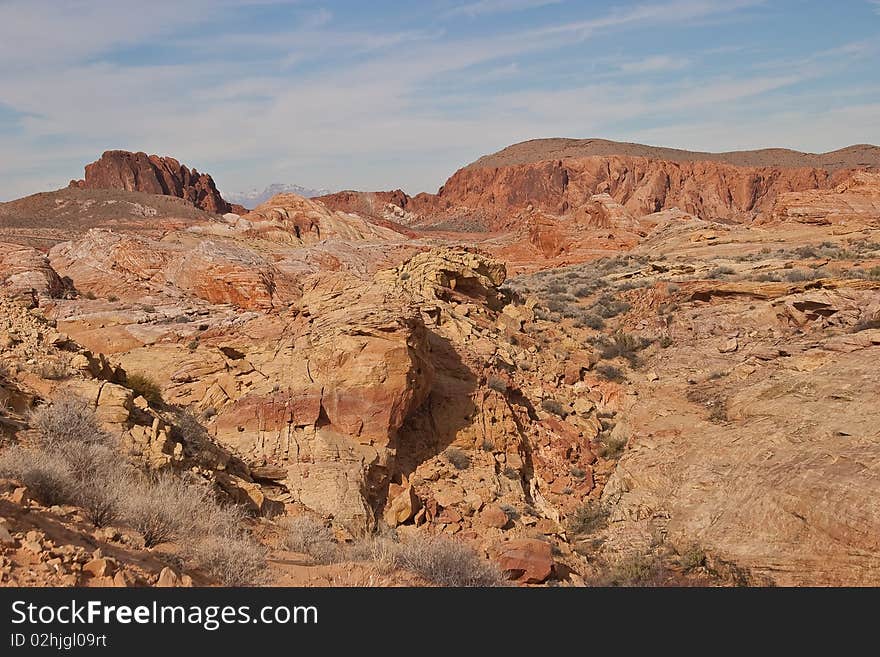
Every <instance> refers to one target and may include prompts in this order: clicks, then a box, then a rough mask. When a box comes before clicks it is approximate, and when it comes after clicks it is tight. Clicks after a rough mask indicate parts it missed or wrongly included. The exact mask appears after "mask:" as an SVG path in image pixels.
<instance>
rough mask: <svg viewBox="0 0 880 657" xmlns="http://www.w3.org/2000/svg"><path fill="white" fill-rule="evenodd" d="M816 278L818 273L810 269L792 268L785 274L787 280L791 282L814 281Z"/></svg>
mask: <svg viewBox="0 0 880 657" xmlns="http://www.w3.org/2000/svg"><path fill="white" fill-rule="evenodd" d="M814 278H816V273H815V272H814V271H812V270H810V269H792V270H791V271H789V272H787V273H786V274H785V280H787V281H788V282H789V283H798V282H800V281H812V280H813V279H814Z"/></svg>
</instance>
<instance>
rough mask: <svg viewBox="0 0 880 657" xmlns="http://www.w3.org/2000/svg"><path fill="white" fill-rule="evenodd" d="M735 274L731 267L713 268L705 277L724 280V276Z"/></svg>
mask: <svg viewBox="0 0 880 657" xmlns="http://www.w3.org/2000/svg"><path fill="white" fill-rule="evenodd" d="M735 273H736V270H734V269H733V268H732V267H727V266H722V267H715V268H714V269H712V270H711V271H710V272H709V273H708V274H707V275H706V276H707V277H708V278H724V277H725V276H730V275H731V274H735Z"/></svg>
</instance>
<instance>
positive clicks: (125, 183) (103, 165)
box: [70, 151, 246, 214]
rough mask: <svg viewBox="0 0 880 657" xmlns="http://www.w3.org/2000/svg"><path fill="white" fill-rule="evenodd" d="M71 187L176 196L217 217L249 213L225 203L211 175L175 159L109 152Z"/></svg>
mask: <svg viewBox="0 0 880 657" xmlns="http://www.w3.org/2000/svg"><path fill="white" fill-rule="evenodd" d="M70 186H71V187H80V188H84V189H122V190H126V191H130V192H132V191H136V192H146V193H148V194H161V195H164V196H177V197H178V198H182V199H185V200H187V201H190V202H191V203H192V204H193V205H195V206H196V207H198V208H201V209H203V210H206V211H207V212H214V213H217V214H223V213H226V212H235V213H237V214H244V213H245V212H246V210H245V208H243V207H241V206H238V205H231V204H229V203H227V202H226V201H225V200H223V197H222V196H220V192H218V191H217V187H216V186H215V185H214V180H213V178H211V176H209V175H208V174H205V173H199V172H198V171H197V170H196V169H189V168H187V167H186V166H185V165H182V164H181V163H180V162H178V161H177V160H175V159H174V158H172V157H160V156H158V155H147V154H146V153H130V152H128V151H106V152H105V153H104V154H103V155H102V156H101V159H100V160H97V161H96V162H92V163H91V164H88V165H86V175H85V180H73V181H71V183H70Z"/></svg>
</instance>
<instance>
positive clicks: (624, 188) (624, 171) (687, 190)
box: [407, 156, 852, 230]
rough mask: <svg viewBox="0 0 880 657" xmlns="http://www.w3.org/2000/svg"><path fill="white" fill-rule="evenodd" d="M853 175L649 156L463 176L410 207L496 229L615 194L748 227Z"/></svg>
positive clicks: (640, 206)
mask: <svg viewBox="0 0 880 657" xmlns="http://www.w3.org/2000/svg"><path fill="white" fill-rule="evenodd" d="M851 174H852V171H851V170H846V169H841V170H838V171H834V172H829V171H827V170H825V169H816V168H778V167H760V168H758V167H738V166H733V165H730V164H723V163H717V162H672V161H666V160H651V159H647V158H644V157H623V156H607V157H600V156H595V157H584V158H571V159H564V160H553V161H542V162H533V163H528V164H520V165H511V166H504V167H498V168H488V167H469V168H465V169H461V170H459V171H458V172H456V173H455V174H454V175H453V176H452V177H451V178H450V179H449V180H448V181H447V182H446V184H445V185H444V186H443V187H442V188H441V189H440V191H439V192H438V193H437V194H436V195H428V194H420V195H419V196H417V197H414V198H412V199H410V200H409V201H408V204H407V209H408V210H409V211H411V212H415V213H418V214H420V215H422V217H423V221H424V222H425V223H434V222H437V221H444V220H445V218H446V217H447V216H466V215H467V214H468V212H465V211H463V210H470V215H471V216H472V217H473V216H478V217H480V218H481V219H482V220H483V221H484V222H485V223H486V224H487V227H488V228H490V229H492V230H504V229H508V228H511V227H512V226H511V220H512V217H513V216H514V215H516V214H517V213H518V212H519V211H520V210H522V209H524V208H526V207H527V206H529V205H531V206H533V208H534V209H536V210H540V211H542V212H547V213H550V214H556V215H565V214H572V213H579V212H583V211H586V212H587V213H589V209H586V210H585V209H584V206H587V205H589V204H590V203H591V200H592V197H593V196H594V195H597V194H608V195H609V196H610V197H611V199H613V200H614V201H616V202H617V203H619V204H621V205H622V206H623V208H624V209H625V210H626V211H627V212H629V213H630V214H631V215H633V216H634V217H641V216H644V215H647V214H651V213H653V212H658V211H660V210H665V209H669V208H673V207H677V208H680V209H681V210H684V211H685V212H688V213H691V214H694V215H696V216H698V217H702V218H711V219H721V220H726V221H733V222H741V221H748V220H751V219H753V218H755V217H756V216H757V215H758V214H760V213H762V212H765V211H769V210H770V208H771V207H772V205H773V202H774V201H775V199H776V197H777V196H778V195H779V194H781V193H785V192H792V191H803V190H811V189H830V188H834V187H835V186H836V185H838V184H840V183H841V182H842V181H843V180H845V179H846V178H847V177H849V176H850V175H851Z"/></svg>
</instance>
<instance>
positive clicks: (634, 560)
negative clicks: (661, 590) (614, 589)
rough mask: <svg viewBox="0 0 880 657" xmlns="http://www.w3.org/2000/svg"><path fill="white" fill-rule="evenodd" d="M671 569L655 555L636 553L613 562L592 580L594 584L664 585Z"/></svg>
mask: <svg viewBox="0 0 880 657" xmlns="http://www.w3.org/2000/svg"><path fill="white" fill-rule="evenodd" d="M668 577H669V571H668V570H667V569H666V567H665V566H664V565H663V562H662V560H661V559H660V558H659V557H657V556H654V555H649V554H634V555H630V556H627V557H624V558H623V559H621V560H619V561H617V562H615V563H613V564H611V566H610V567H609V568H608V569H607V570H606V571H605V572H604V573H602V574H601V575H600V576H599V577H598V578H597V579H596V580H594V581H593V582H592V584H593V585H594V586H662V585H663V584H664V583H665V582H666V581H667V579H668Z"/></svg>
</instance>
